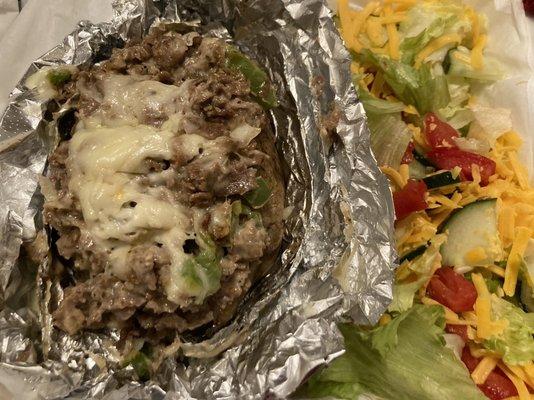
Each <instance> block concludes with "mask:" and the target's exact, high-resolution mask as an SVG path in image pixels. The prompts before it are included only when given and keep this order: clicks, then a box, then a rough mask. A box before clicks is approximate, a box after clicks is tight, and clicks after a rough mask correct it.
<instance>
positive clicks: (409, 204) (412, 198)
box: [393, 180, 428, 221]
mask: <svg viewBox="0 0 534 400" xmlns="http://www.w3.org/2000/svg"><path fill="white" fill-rule="evenodd" d="M425 194H426V184H425V183H424V182H423V181H415V180H409V181H408V183H407V184H406V186H404V187H403V188H402V189H400V190H397V191H396V192H395V193H393V203H394V205H395V219H396V220H397V221H400V220H401V219H403V218H406V217H407V216H408V215H410V214H411V213H413V212H415V211H421V210H424V209H426V208H427V206H428V205H427V203H426V200H425Z"/></svg>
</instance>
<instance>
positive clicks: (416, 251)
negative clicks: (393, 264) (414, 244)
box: [399, 244, 428, 264]
mask: <svg viewBox="0 0 534 400" xmlns="http://www.w3.org/2000/svg"><path fill="white" fill-rule="evenodd" d="M426 249H428V244H424V245H422V246H419V247H418V248H416V249H414V250H412V251H410V252H408V253H406V254H405V255H403V256H402V257H401V258H400V259H399V264H402V263H403V262H404V261H406V260H408V261H411V260H413V259H414V258H416V257H419V256H420V255H421V254H423V253H424V252H425V251H426Z"/></svg>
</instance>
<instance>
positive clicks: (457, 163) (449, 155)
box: [427, 148, 496, 185]
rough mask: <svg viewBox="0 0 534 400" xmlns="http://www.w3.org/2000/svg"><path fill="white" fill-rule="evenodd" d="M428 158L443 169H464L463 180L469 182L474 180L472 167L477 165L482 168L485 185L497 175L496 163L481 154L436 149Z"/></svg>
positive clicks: (481, 173)
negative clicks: (492, 176)
mask: <svg viewBox="0 0 534 400" xmlns="http://www.w3.org/2000/svg"><path fill="white" fill-rule="evenodd" d="M427 157H428V159H429V160H430V161H432V162H433V163H434V164H435V165H436V166H437V167H438V168H441V169H448V170H451V169H453V168H454V167H460V168H461V169H462V178H463V179H466V180H469V181H472V180H473V173H472V171H471V166H472V165H473V164H476V165H478V167H479V168H480V180H481V183H482V184H484V185H486V184H487V183H488V182H489V177H490V176H491V175H493V174H494V173H495V167H496V165H495V161H493V160H490V159H489V158H487V157H484V156H481V155H479V154H475V153H469V152H467V151H463V150H459V149H446V148H440V149H435V150H432V151H430V152H429V153H427Z"/></svg>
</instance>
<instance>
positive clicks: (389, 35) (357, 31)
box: [339, 0, 534, 400]
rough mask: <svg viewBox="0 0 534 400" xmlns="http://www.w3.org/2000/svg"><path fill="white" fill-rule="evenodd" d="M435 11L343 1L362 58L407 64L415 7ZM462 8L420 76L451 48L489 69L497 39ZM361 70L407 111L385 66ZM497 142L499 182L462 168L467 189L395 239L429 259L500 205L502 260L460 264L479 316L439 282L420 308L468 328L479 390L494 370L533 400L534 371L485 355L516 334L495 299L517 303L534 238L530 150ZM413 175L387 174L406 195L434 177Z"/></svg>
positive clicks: (396, 2)
mask: <svg viewBox="0 0 534 400" xmlns="http://www.w3.org/2000/svg"><path fill="white" fill-rule="evenodd" d="M431 3H436V4H437V3H439V0H382V1H381V2H376V1H375V2H370V3H368V4H367V5H366V6H365V7H364V8H363V9H361V10H359V11H356V10H355V9H351V8H350V7H349V5H348V4H349V3H348V0H339V14H340V23H341V33H342V36H343V39H344V40H345V42H346V43H347V46H348V47H349V48H350V49H351V50H352V51H353V52H356V53H359V52H361V51H362V50H363V49H368V50H369V51H371V52H372V53H375V54H380V55H381V56H382V57H384V58H385V57H388V58H390V59H392V60H394V61H399V62H403V63H405V57H404V56H405V54H404V51H405V50H404V49H405V47H404V46H402V45H401V44H402V40H403V34H404V31H403V28H404V25H403V23H404V22H405V21H407V22H410V18H411V15H412V14H411V13H410V10H411V8H412V7H414V6H419V5H421V6H422V7H425V6H426V5H428V4H431ZM432 6H433V5H432ZM458 6H459V7H463V13H461V16H460V19H461V22H462V24H461V25H462V28H461V29H454V30H448V31H447V30H446V31H445V33H444V34H442V35H441V36H438V37H436V38H433V39H432V40H430V41H428V42H426V45H423V46H422V49H421V47H419V49H420V50H419V51H418V52H417V53H416V54H415V55H414V57H411V58H410V59H411V60H413V62H411V65H410V66H411V67H413V68H416V69H419V70H420V68H421V66H423V65H428V66H429V67H431V68H433V67H435V66H436V62H435V58H436V57H435V56H437V55H438V54H437V53H438V52H439V54H440V55H441V54H442V53H445V51H446V50H449V49H452V51H451V53H450V56H451V57H454V59H452V60H451V62H453V63H460V65H463V66H465V68H467V69H472V70H474V71H481V70H484V69H485V67H486V68H487V65H486V64H485V62H484V52H485V51H486V47H487V44H488V35H487V32H486V29H485V26H484V25H485V24H484V18H483V17H481V16H480V15H478V14H477V13H476V11H475V10H474V9H473V8H471V7H470V6H466V5H462V4H461V3H460V2H459V3H458ZM460 46H461V47H460ZM438 63H439V61H438ZM351 70H352V72H353V73H354V74H357V75H358V79H359V80H360V82H359V83H360V86H361V90H366V91H367V92H368V93H370V94H371V95H372V96H373V97H375V98H377V99H380V100H386V101H392V102H397V103H398V102H402V101H403V99H402V95H401V94H400V93H398V92H396V90H394V89H393V88H392V87H391V86H390V85H389V84H388V81H389V79H390V77H389V75H388V74H387V73H386V71H385V70H383V69H381V68H377V67H376V65H367V64H363V65H359V64H358V63H356V62H353V63H352V64H351ZM420 71H421V70H420ZM433 71H434V70H433ZM386 78H387V79H386ZM404 101H406V100H404ZM478 101H479V100H478V99H477V97H475V96H474V95H473V93H468V94H467V98H466V100H465V102H466V103H467V104H465V103H464V104H465V105H466V106H473V105H476V104H478ZM417 107H418V105H417V104H416V103H412V104H404V109H403V110H402V112H401V113H400V115H401V117H402V119H403V120H404V122H405V123H406V126H407V127H408V129H409V130H410V133H411V141H412V142H413V144H414V145H415V149H416V151H417V152H418V153H419V154H421V153H422V155H423V156H424V155H425V154H426V153H428V152H429V151H431V150H432V147H431V146H430V143H429V141H428V140H427V137H426V133H425V130H424V125H423V124H421V123H419V122H418V121H420V120H422V119H423V118H424V114H422V113H421V114H420V113H419V110H418V109H417ZM434 111H435V112H436V110H434ZM438 116H439V113H438ZM414 121H416V122H414ZM489 142H491V149H490V150H489V153H487V152H484V153H481V155H484V156H486V157H487V158H490V159H491V160H492V161H493V162H495V173H494V174H493V175H492V176H490V177H489V179H485V178H486V177H485V174H484V173H483V172H484V171H481V167H480V166H479V164H473V165H471V166H470V167H471V168H470V172H471V176H472V179H470V180H469V181H467V180H465V171H464V173H462V168H460V167H459V166H456V167H454V168H452V169H451V170H450V172H451V174H452V177H453V178H458V177H461V182H459V183H454V184H450V185H446V186H442V187H432V188H431V190H429V191H428V192H427V194H426V196H425V200H426V202H427V205H428V207H427V209H426V210H425V211H424V212H417V213H412V214H411V215H409V216H408V217H406V218H404V219H403V220H400V221H396V223H395V239H396V243H397V250H398V253H399V254H400V255H403V256H405V255H408V254H409V253H410V252H413V251H415V250H417V249H420V248H421V249H423V250H422V251H428V246H429V245H430V243H433V240H435V238H436V235H438V234H439V232H443V224H444V223H446V221H447V220H448V219H449V218H450V217H451V215H453V214H454V213H456V212H457V211H458V210H459V209H461V208H462V207H465V206H467V205H469V204H472V203H474V202H477V201H479V200H483V199H496V213H497V227H496V228H497V232H498V239H499V240H497V242H495V246H498V249H496V251H495V252H494V251H493V250H494V249H493V247H491V248H490V247H485V246H477V247H474V248H471V249H470V250H469V251H466V252H464V253H463V257H464V258H463V260H464V261H465V265H458V266H455V267H458V269H457V270H459V271H462V270H463V271H468V272H466V275H468V274H470V275H471V278H472V281H473V284H474V285H475V289H476V292H477V298H476V301H475V305H474V310H473V311H468V312H462V313H458V314H457V313H455V312H453V311H452V310H451V309H449V308H447V307H445V306H443V305H442V304H440V303H438V302H437V301H435V300H433V299H431V298H429V297H427V293H426V287H427V285H428V283H429V280H428V281H426V282H425V283H423V284H421V286H419V287H418V288H417V291H416V293H415V295H414V300H415V301H416V302H420V303H422V304H426V305H440V306H441V307H442V308H443V309H444V312H445V320H446V322H447V323H448V324H455V325H463V326H466V327H467V334H468V338H469V340H468V345H469V347H470V349H471V352H472V354H473V355H474V356H475V357H480V358H482V360H481V362H480V363H479V364H478V366H477V367H476V368H475V370H474V371H473V372H472V374H471V376H472V379H473V380H474V382H475V383H477V384H482V383H484V382H485V381H486V379H487V377H488V376H489V374H490V373H491V371H493V370H494V369H495V368H496V367H497V366H498V367H499V368H501V369H503V371H505V373H506V374H507V375H508V376H509V377H510V379H512V378H513V379H512V382H513V383H514V386H515V387H516V388H517V391H518V393H519V396H518V397H517V399H520V400H525V399H527V398H529V399H530V398H532V397H533V396H532V395H530V394H528V390H527V391H525V388H526V387H527V386H529V387H531V388H534V386H533V384H534V365H533V364H532V363H530V364H528V365H513V366H510V365H507V364H505V363H504V362H503V360H502V355H500V354H496V353H495V352H492V351H490V350H488V349H487V348H484V343H485V341H487V340H488V339H491V338H495V337H498V336H500V335H501V334H502V332H503V331H504V330H505V329H506V328H507V326H508V321H507V320H506V319H502V320H497V319H496V318H495V314H494V310H492V301H493V302H494V301H495V300H496V299H497V298H502V299H503V300H506V297H505V296H514V295H515V294H516V291H517V290H516V289H517V286H518V279H520V278H521V279H524V278H522V277H521V275H520V271H521V268H522V263H523V261H524V260H523V256H524V253H525V249H526V247H527V243H528V241H529V240H530V239H532V238H534V188H533V187H532V186H531V185H530V181H529V175H528V172H527V169H526V168H525V166H524V165H522V164H521V162H520V159H519V157H518V154H519V153H518V152H519V150H520V148H521V146H522V140H521V138H520V136H519V135H518V134H517V133H516V132H513V131H510V132H506V133H504V134H502V135H501V136H500V137H498V138H497V139H496V140H495V139H493V138H492V139H491V140H490V141H489ZM417 161H419V162H421V164H423V165H424V164H425V163H424V160H420V159H418V158H417ZM411 168H412V165H411V166H408V165H407V164H402V165H400V166H398V165H397V166H391V165H384V166H381V170H382V172H383V173H384V174H385V175H386V176H387V177H388V179H389V181H390V183H391V186H392V188H393V190H394V191H396V190H399V189H402V188H403V187H404V186H405V185H406V184H407V182H408V181H409V179H415V178H414V176H417V175H415V174H420V175H423V176H428V174H429V171H431V170H429V169H428V168H426V167H425V168H422V167H421V165H414V169H412V170H411ZM436 172H439V171H436ZM483 178H484V179H483ZM418 179H420V178H418ZM446 234H447V231H445V232H444V235H443V236H444V237H446ZM424 246H426V247H424ZM492 246H493V242H492ZM497 250H498V251H497ZM495 254H497V256H495ZM416 259H420V258H419V256H418V257H416V258H414V259H413V260H407V259H405V260H404V261H403V263H402V264H401V266H400V267H399V268H398V269H397V271H396V279H397V282H406V283H410V282H414V281H415V280H416V279H419V278H420V277H421V275H420V272H419V271H418V270H417V268H418V267H417V266H418V265H419V264H416V263H415V260H416ZM501 262H505V264H506V267H503V264H500V263H501ZM496 264H498V265H496ZM441 266H442V264H441V260H437V261H436V262H435V263H434V264H433V265H432V266H431V268H430V269H431V270H430V271H426V274H427V275H429V276H431V275H432V274H433V273H434V272H435V271H436V270H437V269H438V268H440V267H441ZM482 274H483V275H484V277H483V275H482ZM490 275H491V276H493V277H498V278H500V279H502V280H504V284H503V285H501V286H498V287H497V288H495V289H492V290H493V292H494V293H490V292H489V290H488V287H487V285H486V281H485V278H488V276H490ZM526 281H527V283H529V284H534V283H533V282H532V281H531V279H530V276H526ZM390 319H391V317H390V316H389V315H385V316H384V317H382V318H381V319H380V321H379V324H381V325H383V324H387V323H388V322H389V321H390Z"/></svg>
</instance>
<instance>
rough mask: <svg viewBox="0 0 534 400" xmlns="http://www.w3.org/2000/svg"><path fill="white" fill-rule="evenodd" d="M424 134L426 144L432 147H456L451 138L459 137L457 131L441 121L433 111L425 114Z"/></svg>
mask: <svg viewBox="0 0 534 400" xmlns="http://www.w3.org/2000/svg"><path fill="white" fill-rule="evenodd" d="M425 134H426V140H427V141H428V144H429V145H430V146H431V147H432V148H433V149H439V148H448V149H451V148H454V149H456V148H458V146H456V143H455V142H454V140H453V138H457V137H460V135H459V134H458V131H457V130H456V129H454V128H453V127H452V126H450V125H449V124H447V123H446V122H443V121H441V120H440V119H439V118H438V117H437V116H436V114H434V113H428V114H427V115H426V116H425Z"/></svg>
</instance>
